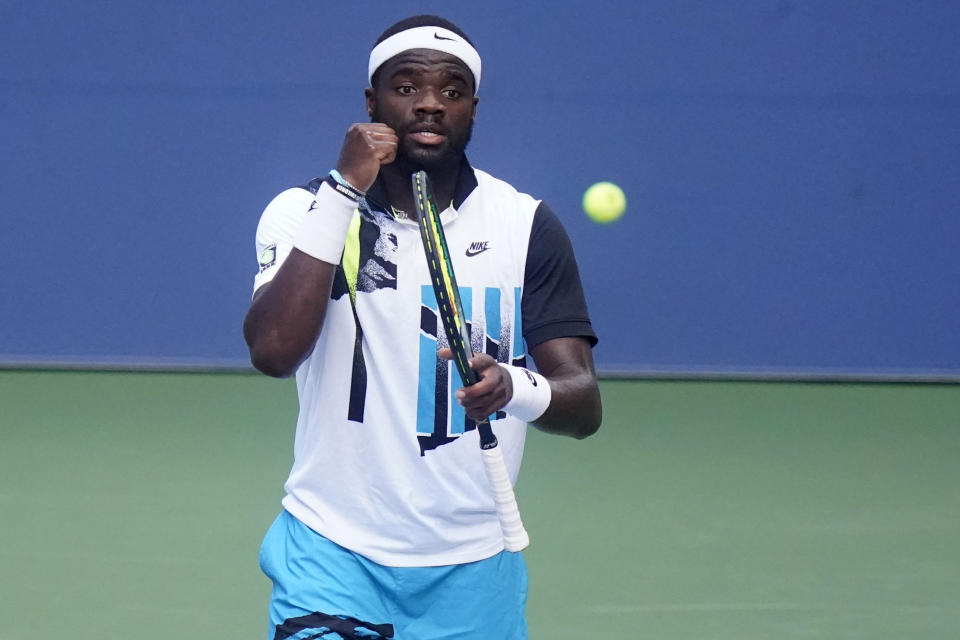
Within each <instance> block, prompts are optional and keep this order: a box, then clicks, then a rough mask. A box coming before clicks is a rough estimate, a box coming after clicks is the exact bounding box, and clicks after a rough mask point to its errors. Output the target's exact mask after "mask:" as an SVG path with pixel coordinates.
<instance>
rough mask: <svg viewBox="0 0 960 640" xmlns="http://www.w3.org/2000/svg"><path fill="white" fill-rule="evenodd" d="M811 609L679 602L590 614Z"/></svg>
mask: <svg viewBox="0 0 960 640" xmlns="http://www.w3.org/2000/svg"><path fill="white" fill-rule="evenodd" d="M810 608H811V607H808V606H805V605H802V604H799V603H793V602H677V603H655V602H652V603H646V604H639V603H637V604H628V603H620V604H613V603H611V604H595V605H591V606H589V607H587V611H589V612H590V613H690V612H697V611H703V612H708V613H709V612H718V611H803V610H805V609H810Z"/></svg>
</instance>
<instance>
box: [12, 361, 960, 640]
mask: <svg viewBox="0 0 960 640" xmlns="http://www.w3.org/2000/svg"><path fill="white" fill-rule="evenodd" d="M602 392H603V396H604V408H605V419H604V424H603V427H602V428H601V431H600V433H598V434H597V435H596V436H595V437H593V438H590V439H588V440H585V441H582V442H576V441H572V440H566V439H562V438H558V437H551V436H545V435H543V434H540V433H538V432H532V433H531V437H530V439H529V441H528V448H527V456H526V461H525V466H524V469H523V472H522V474H521V478H520V482H519V485H518V497H519V501H520V507H521V510H522V512H523V513H524V516H525V520H526V523H527V526H528V529H529V530H530V534H531V537H532V540H533V543H532V546H531V547H530V549H529V550H528V551H527V560H528V563H529V565H530V570H531V578H532V579H531V595H530V606H529V620H530V637H531V638H532V639H534V640H547V639H566V638H569V639H578V640H580V639H582V638H657V639H677V640H680V639H688V638H689V639H693V638H697V639H702V638H712V639H721V640H726V639H729V640H733V639H737V640H745V639H754V638H778V639H783V638H843V639H852V638H864V639H867V638H869V639H871V640H877V639H883V638H891V639H892V638H897V639H901V638H923V639H924V640H933V639H938V638H944V639H946V638H951V639H953V638H957V637H958V634H960V386H958V385H895V384H800V383H770V382H689V381H676V382H655V381H604V382H603V383H602ZM0 403H2V413H0V425H2V428H0V519H2V520H0V522H2V524H0V537H2V545H0V639H2V640H28V639H29V640H34V639H35V638H38V637H48V636H51V635H53V636H57V637H61V636H62V637H69V638H72V639H73V640H85V639H93V638H97V639H101V638H133V637H135V638H140V639H143V640H151V639H154V638H156V639H161V638H163V639H170V638H263V637H265V634H266V605H267V596H268V591H269V585H268V583H267V580H266V578H264V577H263V576H262V575H261V574H260V573H259V569H258V567H257V550H258V547H259V543H260V538H261V536H262V535H263V533H264V532H265V530H266V528H267V526H268V525H269V523H270V522H271V520H272V519H273V517H274V516H275V515H276V513H277V510H278V509H279V500H280V497H281V491H282V488H281V485H282V483H283V480H284V478H285V475H286V472H287V469H288V465H289V463H290V459H291V456H292V440H293V425H294V420H295V413H296V394H295V389H294V385H293V383H292V381H289V380H288V381H275V380H270V379H267V378H265V377H262V376H256V375H246V374H192V373H183V374H160V373H93V372H26V371H6V372H0ZM493 640H495V639H493Z"/></svg>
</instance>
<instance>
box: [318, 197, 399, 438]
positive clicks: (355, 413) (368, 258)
mask: <svg viewBox="0 0 960 640" xmlns="http://www.w3.org/2000/svg"><path fill="white" fill-rule="evenodd" d="M391 222H392V221H390V220H389V219H387V218H386V217H385V216H383V215H382V214H378V213H371V212H370V211H369V210H367V209H364V208H363V207H361V208H360V209H358V211H357V213H355V214H354V216H353V219H352V220H351V221H350V227H349V229H348V231H347V241H346V245H345V246H344V249H343V258H342V259H341V260H340V264H339V265H338V267H337V271H336V273H335V274H334V278H333V291H332V292H331V294H330V297H331V298H332V299H333V300H339V299H340V298H342V297H343V296H344V294H349V295H350V308H351V309H352V310H353V321H354V325H355V327H356V337H355V339H354V343H353V367H352V371H351V376H350V399H349V407H348V409H347V419H348V420H351V421H353V422H363V412H364V406H365V404H366V396H367V365H366V362H365V361H364V357H363V330H362V329H361V327H360V319H359V318H358V317H357V304H356V301H357V295H358V293H372V292H374V291H377V290H379V289H396V288H397V257H396V254H397V234H396V232H395V231H394V230H391V229H390V224H391Z"/></svg>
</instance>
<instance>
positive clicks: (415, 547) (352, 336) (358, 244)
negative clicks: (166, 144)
mask: <svg viewBox="0 0 960 640" xmlns="http://www.w3.org/2000/svg"><path fill="white" fill-rule="evenodd" d="M480 80H481V57H480V54H479V52H478V51H477V49H476V48H475V47H474V45H473V43H472V42H471V41H470V40H469V38H467V36H466V35H465V34H464V33H463V31H461V30H460V29H459V28H457V27H456V26H455V25H453V24H451V23H450V22H448V21H446V20H444V19H442V18H439V17H436V16H415V17H412V18H408V19H406V20H403V21H401V22H399V23H397V24H395V25H393V26H392V27H390V28H389V29H387V30H386V31H385V32H384V33H383V35H381V36H380V38H379V39H378V40H377V41H376V43H375V45H374V47H373V49H372V51H371V53H370V61H369V76H368V81H369V88H367V89H366V91H365V96H366V100H365V103H366V110H367V114H368V115H369V118H370V122H366V123H361V124H354V125H352V126H351V127H350V128H349V130H348V131H347V133H346V137H345V140H344V143H343V146H342V148H341V150H340V155H339V158H337V159H336V161H335V162H331V164H332V166H333V167H334V168H333V169H332V170H331V171H329V173H327V174H325V175H324V176H323V177H320V178H316V179H315V180H313V181H311V182H309V183H308V184H306V185H304V186H302V187H297V188H292V189H288V190H286V191H283V192H282V193H280V194H279V195H278V196H277V197H276V198H275V199H274V200H273V201H272V202H271V203H270V204H269V205H268V206H267V208H266V210H265V211H264V213H263V216H262V218H261V220H260V224H259V227H258V229H257V235H256V248H257V257H258V261H259V272H258V273H257V275H256V276H255V278H254V295H253V301H252V303H251V306H250V310H249V312H248V313H247V316H246V320H245V323H244V336H245V338H246V340H247V343H248V345H249V347H250V354H251V359H252V362H253V364H254V366H256V368H257V369H259V370H261V371H262V372H264V373H266V374H268V375H271V376H279V377H282V376H288V375H291V374H294V373H295V374H296V380H297V391H298V394H299V401H300V413H299V418H298V420H297V427H296V440H295V445H294V462H293V467H292V469H291V471H290V475H289V477H288V479H287V482H286V485H285V492H286V494H285V497H284V498H283V510H282V512H281V514H280V516H279V517H278V518H277V519H276V521H275V522H274V523H273V525H272V526H271V528H270V530H269V531H268V532H267V534H266V537H265V538H264V541H263V545H262V548H261V551H260V566H261V567H262V569H263V571H264V572H265V573H266V575H267V576H268V577H269V578H270V579H271V580H272V581H273V592H272V596H271V601H270V630H269V634H268V637H270V638H274V639H276V640H281V639H284V638H296V639H302V638H331V639H337V638H343V639H345V640H359V639H361V638H362V639H364V640H370V639H377V638H397V639H400V640H431V639H439V638H458V639H462V640H480V639H481V638H482V639H484V640H489V639H495V640H512V639H520V638H526V637H527V631H526V620H525V613H524V609H525V603H526V594H527V573H526V568H525V565H524V561H523V557H522V554H521V553H515V552H509V551H505V550H504V543H503V536H502V533H501V530H500V525H499V522H498V520H497V516H496V513H495V508H494V502H493V497H492V493H491V490H490V485H489V482H488V480H487V478H486V476H485V473H484V469H483V465H482V462H481V455H480V451H479V448H478V439H477V431H476V428H475V424H476V423H475V421H477V420H482V419H483V418H485V417H488V416H489V417H490V418H491V419H492V425H493V429H494V431H495V432H496V434H497V436H498V438H499V441H500V447H501V448H502V450H503V453H504V457H505V458H506V462H507V466H508V470H509V474H510V476H511V481H515V480H516V476H517V472H518V470H519V467H520V460H521V457H522V454H523V446H524V438H525V434H526V429H527V425H528V424H532V425H534V426H535V427H536V428H539V429H541V430H543V431H546V432H549V433H556V434H561V435H567V436H572V437H575V438H583V437H586V436H589V435H591V434H592V433H594V432H595V431H596V430H597V428H598V427H599V424H600V416H601V405H600V395H599V391H598V388H597V381H596V374H595V372H594V366H593V359H592V356H591V347H592V346H593V345H594V344H595V343H596V341H597V338H596V335H595V333H594V330H593V328H592V327H591V323H590V318H589V315H588V313H587V307H586V303H585V301H584V296H583V290H582V287H581V283H580V277H579V274H578V270H577V264H576V261H575V259H574V255H573V251H572V248H571V244H570V241H569V239H568V237H567V235H566V233H565V232H564V230H563V228H562V227H561V224H560V222H559V221H558V219H557V217H556V215H555V214H554V213H553V212H552V211H551V210H550V208H549V207H548V206H547V205H546V204H544V203H543V202H542V201H539V200H536V199H534V198H533V197H531V196H529V195H527V194H525V193H521V192H518V191H517V190H516V189H515V188H513V187H512V186H511V185H509V184H507V183H506V182H503V181H501V180H498V179H496V178H494V177H492V176H491V175H489V174H487V173H485V172H483V171H481V170H480V169H477V168H475V167H473V166H471V165H470V163H469V162H468V160H467V158H466V156H465V154H464V151H465V149H466V147H467V144H468V142H469V140H470V136H471V132H472V128H473V122H474V118H475V117H476V113H477V100H478V99H477V90H478V89H479V86H480ZM331 161H333V158H331ZM421 169H423V170H426V171H427V172H428V174H429V176H430V179H431V181H432V184H433V187H434V192H435V195H436V201H437V202H438V203H439V206H440V208H442V209H444V211H443V212H442V214H441V220H442V224H443V227H444V230H445V231H446V236H447V243H448V246H449V249H450V252H451V255H452V257H453V263H454V266H455V269H456V275H457V279H458V282H459V285H460V288H461V293H462V297H463V305H464V314H465V316H466V317H467V318H468V319H470V322H471V342H472V346H473V350H474V351H475V352H476V354H477V355H475V356H474V357H473V358H472V359H471V361H470V365H471V367H472V368H473V369H474V370H475V371H476V372H477V374H478V376H479V378H480V382H478V383H477V384H476V385H474V386H471V387H469V388H461V385H460V381H459V378H458V377H457V373H456V371H455V370H454V369H452V368H451V367H450V366H449V363H448V362H447V360H446V359H445V358H447V357H449V351H448V350H444V347H445V346H446V338H445V336H444V332H443V328H442V325H441V322H440V320H439V318H438V317H437V311H436V308H437V304H436V298H435V297H434V293H433V289H432V287H431V284H430V276H429V273H428V270H427V265H426V260H425V258H424V252H423V248H422V245H421V239H420V233H419V229H418V226H417V222H416V214H415V213H413V212H414V211H415V209H414V204H413V195H412V191H411V181H410V176H411V174H412V173H413V172H415V171H418V170H421ZM528 355H529V359H528ZM531 360H532V362H530V361H531ZM528 367H529V368H528ZM521 510H522V504H521Z"/></svg>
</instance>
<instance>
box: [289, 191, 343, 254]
mask: <svg viewBox="0 0 960 640" xmlns="http://www.w3.org/2000/svg"><path fill="white" fill-rule="evenodd" d="M356 208H357V201H356V200H354V199H353V198H352V197H350V196H348V195H346V194H344V193H343V192H342V191H339V190H334V188H333V187H332V186H331V185H330V183H329V182H327V181H326V180H324V183H323V184H321V185H320V188H319V189H318V190H317V195H316V197H315V198H314V202H313V206H312V207H311V208H310V210H309V211H307V215H306V216H305V217H304V219H303V221H302V222H301V223H300V228H299V229H297V231H296V233H295V234H294V236H293V246H294V247H296V248H297V249H299V250H300V251H302V252H304V253H306V254H307V255H309V256H312V257H314V258H316V259H317V260H323V261H324V262H328V263H330V264H338V263H339V262H340V257H341V256H342V255H343V247H344V245H345V244H346V241H347V229H348V228H349V227H350V220H351V219H352V218H353V212H354V210H355V209H356Z"/></svg>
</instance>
